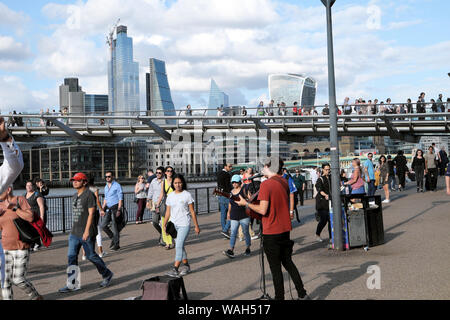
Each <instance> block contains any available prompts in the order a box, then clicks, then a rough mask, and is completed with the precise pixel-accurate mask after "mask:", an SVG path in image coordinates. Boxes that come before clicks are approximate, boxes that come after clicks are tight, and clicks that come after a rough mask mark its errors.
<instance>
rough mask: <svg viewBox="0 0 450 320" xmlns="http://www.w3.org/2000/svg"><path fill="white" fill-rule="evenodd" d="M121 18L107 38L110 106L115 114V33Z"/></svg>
mask: <svg viewBox="0 0 450 320" xmlns="http://www.w3.org/2000/svg"><path fill="white" fill-rule="evenodd" d="M119 22H120V18H119V19H118V20H117V22H116V24H115V25H114V26H113V27H112V29H111V31H110V32H109V34H108V36H107V37H106V43H107V44H108V45H109V48H110V52H111V100H110V101H111V103H110V106H109V109H110V110H109V111H111V112H114V110H115V108H116V106H115V98H114V59H113V52H114V32H115V31H116V28H117V26H118V25H119Z"/></svg>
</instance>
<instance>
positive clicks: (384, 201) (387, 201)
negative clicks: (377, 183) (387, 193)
mask: <svg viewBox="0 0 450 320" xmlns="http://www.w3.org/2000/svg"><path fill="white" fill-rule="evenodd" d="M390 202H391V200H389V199H384V200H383V201H382V203H390Z"/></svg>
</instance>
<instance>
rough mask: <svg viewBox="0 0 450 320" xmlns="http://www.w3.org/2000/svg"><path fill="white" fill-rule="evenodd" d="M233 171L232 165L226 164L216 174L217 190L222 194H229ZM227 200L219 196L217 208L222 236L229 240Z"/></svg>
mask: <svg viewBox="0 0 450 320" xmlns="http://www.w3.org/2000/svg"><path fill="white" fill-rule="evenodd" d="M232 169H233V165H232V164H231V163H227V164H225V165H224V167H223V170H221V171H220V172H218V173H217V188H218V189H220V190H221V191H223V192H227V193H230V192H231V174H230V172H231V170H232ZM229 202H230V201H229V199H228V198H225V197H222V196H219V208H220V222H221V224H222V235H223V236H224V237H225V238H227V239H230V234H229V231H230V224H231V223H230V221H229V220H228V221H227V212H228V204H229Z"/></svg>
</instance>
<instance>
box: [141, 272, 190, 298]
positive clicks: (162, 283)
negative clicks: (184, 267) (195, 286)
mask: <svg viewBox="0 0 450 320" xmlns="http://www.w3.org/2000/svg"><path fill="white" fill-rule="evenodd" d="M141 289H142V298H141V300H170V301H173V300H188V297H187V293H186V289H185V287H184V281H183V278H182V277H179V278H173V277H170V276H158V277H153V278H150V279H147V280H144V281H142V285H141Z"/></svg>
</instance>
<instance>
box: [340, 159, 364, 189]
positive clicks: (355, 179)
mask: <svg viewBox="0 0 450 320" xmlns="http://www.w3.org/2000/svg"><path fill="white" fill-rule="evenodd" d="M352 167H353V171H352V176H351V177H350V180H349V181H347V182H345V183H344V186H351V188H352V191H351V194H364V193H366V191H365V190H364V180H363V179H362V176H361V175H362V170H361V161H360V160H359V159H358V158H354V159H353V160H352Z"/></svg>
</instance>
